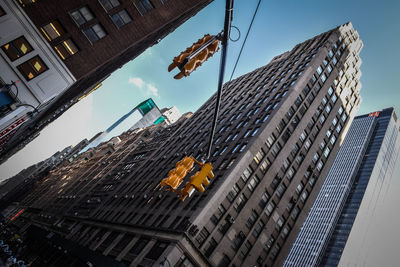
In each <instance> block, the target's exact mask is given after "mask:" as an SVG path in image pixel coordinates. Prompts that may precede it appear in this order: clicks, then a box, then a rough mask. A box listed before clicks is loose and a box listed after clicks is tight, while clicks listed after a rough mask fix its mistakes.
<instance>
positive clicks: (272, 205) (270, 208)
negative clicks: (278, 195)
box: [264, 201, 275, 217]
mask: <svg viewBox="0 0 400 267" xmlns="http://www.w3.org/2000/svg"><path fill="white" fill-rule="evenodd" d="M274 209H275V202H274V201H271V202H270V203H268V205H267V207H266V208H265V211H264V212H265V214H266V215H267V216H268V217H269V216H270V215H271V213H272V211H273V210H274Z"/></svg>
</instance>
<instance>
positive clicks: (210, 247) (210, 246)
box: [204, 238, 218, 257]
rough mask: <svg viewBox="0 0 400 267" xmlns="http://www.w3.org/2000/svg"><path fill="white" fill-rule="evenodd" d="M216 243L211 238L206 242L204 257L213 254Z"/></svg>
mask: <svg viewBox="0 0 400 267" xmlns="http://www.w3.org/2000/svg"><path fill="white" fill-rule="evenodd" d="M217 245H218V243H217V241H215V239H214V238H211V239H210V241H209V242H208V247H207V249H206V250H205V252H204V254H205V255H206V257H209V256H211V254H212V253H213V251H214V250H215V248H216V247H217Z"/></svg>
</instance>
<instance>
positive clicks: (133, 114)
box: [81, 98, 162, 152]
mask: <svg viewBox="0 0 400 267" xmlns="http://www.w3.org/2000/svg"><path fill="white" fill-rule="evenodd" d="M161 115H162V114H161V112H160V110H159V109H158V107H157V105H156V104H155V103H154V101H153V99H151V98H149V99H147V100H145V101H143V102H142V103H140V104H139V105H137V106H136V107H134V108H133V109H132V110H131V111H129V112H128V113H126V114H125V115H124V116H122V117H121V118H120V119H118V120H117V121H116V122H115V123H113V124H112V125H111V126H110V127H108V129H107V130H105V131H104V132H102V133H101V134H98V136H97V137H96V138H95V139H94V140H92V141H91V142H90V144H89V145H88V146H87V147H85V148H84V149H83V150H82V151H81V152H85V151H86V150H88V149H89V148H92V147H96V146H97V145H99V144H100V143H103V142H106V141H108V140H110V139H111V138H112V137H114V136H119V135H120V134H122V133H123V132H125V131H127V130H134V129H137V128H145V127H147V126H150V125H153V124H154V123H155V122H156V121H157V120H158V119H159V118H160V117H161Z"/></svg>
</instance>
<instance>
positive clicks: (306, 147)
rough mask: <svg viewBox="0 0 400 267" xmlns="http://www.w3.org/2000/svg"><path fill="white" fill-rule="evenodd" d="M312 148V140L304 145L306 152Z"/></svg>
mask: <svg viewBox="0 0 400 267" xmlns="http://www.w3.org/2000/svg"><path fill="white" fill-rule="evenodd" d="M310 147H311V141H310V139H308V140H307V141H306V143H305V144H304V148H305V149H306V150H309V149H310Z"/></svg>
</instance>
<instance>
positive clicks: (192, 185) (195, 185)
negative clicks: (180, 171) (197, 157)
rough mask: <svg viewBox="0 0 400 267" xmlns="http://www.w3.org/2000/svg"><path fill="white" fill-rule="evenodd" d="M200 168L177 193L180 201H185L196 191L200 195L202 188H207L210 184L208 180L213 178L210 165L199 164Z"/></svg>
mask: <svg viewBox="0 0 400 267" xmlns="http://www.w3.org/2000/svg"><path fill="white" fill-rule="evenodd" d="M201 165H202V167H201V169H200V171H197V172H196V173H195V174H194V175H193V176H192V177H190V182H188V183H186V185H185V187H184V188H183V189H182V190H181V191H180V192H179V197H180V198H181V200H182V201H183V200H185V199H186V198H187V197H190V196H191V195H192V194H193V192H194V190H195V189H197V190H198V191H199V192H200V193H203V192H204V190H205V189H204V186H208V185H209V184H210V180H209V179H213V178H214V173H213V172H212V169H213V167H212V165H211V163H209V162H208V163H204V164H201Z"/></svg>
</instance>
